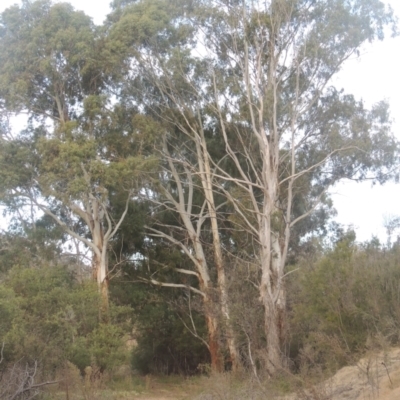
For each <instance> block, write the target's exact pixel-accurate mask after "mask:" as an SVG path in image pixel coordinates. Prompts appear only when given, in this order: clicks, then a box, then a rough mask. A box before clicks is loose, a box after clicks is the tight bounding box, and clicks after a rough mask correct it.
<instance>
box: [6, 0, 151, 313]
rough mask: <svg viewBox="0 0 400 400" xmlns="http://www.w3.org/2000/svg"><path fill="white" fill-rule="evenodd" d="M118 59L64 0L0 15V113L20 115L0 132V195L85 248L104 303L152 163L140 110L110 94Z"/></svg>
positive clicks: (99, 33) (42, 2) (99, 32)
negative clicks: (111, 259) (111, 267)
mask: <svg viewBox="0 0 400 400" xmlns="http://www.w3.org/2000/svg"><path fill="white" fill-rule="evenodd" d="M119 62H120V59H119V58H118V55H117V53H116V52H113V51H112V49H111V48H110V45H109V42H108V40H107V35H106V32H105V31H104V30H101V29H100V28H98V27H96V26H95V25H94V24H93V23H92V21H91V19H90V18H89V17H88V16H86V15H85V14H84V13H82V12H78V11H74V9H73V8H72V6H71V5H69V4H66V3H58V4H54V5H53V4H52V3H51V2H50V1H48V0H38V1H35V2H30V1H23V2H22V5H21V7H18V6H13V7H11V8H9V9H7V10H6V11H4V12H3V14H2V15H1V19H0V99H1V100H0V101H1V107H2V112H3V113H4V114H5V113H8V114H13V115H17V116H18V115H26V116H27V117H28V125H27V128H26V129H25V130H24V131H23V132H21V133H20V134H19V135H16V136H12V137H10V135H5V134H3V135H2V136H1V150H0V165H1V168H0V169H1V172H0V187H1V195H2V196H1V201H2V202H3V203H4V204H7V205H8V206H9V207H10V208H11V209H14V210H15V208H16V207H17V208H18V207H19V208H21V207H23V206H24V205H26V204H29V205H31V206H33V207H34V208H35V209H36V210H37V211H39V212H42V213H44V214H47V215H48V216H50V217H51V218H52V219H53V220H54V221H55V222H56V223H57V224H59V225H60V226H61V227H62V228H63V229H64V231H65V232H66V233H67V234H68V235H69V236H70V237H72V238H75V239H76V240H78V241H79V242H80V243H81V244H83V245H84V246H87V247H88V248H89V249H90V250H91V252H92V255H93V256H92V266H93V277H94V279H96V280H97V282H98V285H99V289H100V290H101V292H102V294H103V296H102V299H103V304H102V308H104V310H107V308H108V279H109V271H108V251H109V247H110V241H111V239H112V238H113V237H114V236H115V234H116V232H117V231H118V229H119V227H120V225H121V223H122V222H123V220H124V218H125V216H126V214H127V211H128V207H129V203H130V201H131V200H132V197H133V195H134V193H135V190H136V189H137V188H138V186H140V181H141V179H142V177H143V176H144V173H145V172H146V171H148V170H150V169H151V168H152V167H153V166H154V165H155V164H154V158H153V157H151V155H149V154H148V153H147V150H146V149H147V147H146V146H147V143H148V138H149V137H150V136H151V135H148V132H149V130H151V128H149V125H148V124H147V123H146V118H145V117H144V116H142V115H141V114H140V113H139V112H138V110H137V109H135V108H134V107H129V108H128V107H125V105H124V104H122V103H121V102H118V101H117V99H116V97H115V96H116V95H117V94H118V76H119V71H120V70H121V68H123V63H122V64H121V65H120V64H119ZM118 68H119V69H118ZM117 192H118V193H119V194H120V195H119V197H121V193H123V197H124V206H123V207H122V211H120V212H119V213H118V214H117V215H116V214H115V212H114V211H115V207H114V208H113V206H112V204H111V202H110V199H111V198H112V197H113V196H114V195H115V193H117ZM114 197H115V196H114ZM106 314H107V313H105V315H106ZM105 318H106V317H105Z"/></svg>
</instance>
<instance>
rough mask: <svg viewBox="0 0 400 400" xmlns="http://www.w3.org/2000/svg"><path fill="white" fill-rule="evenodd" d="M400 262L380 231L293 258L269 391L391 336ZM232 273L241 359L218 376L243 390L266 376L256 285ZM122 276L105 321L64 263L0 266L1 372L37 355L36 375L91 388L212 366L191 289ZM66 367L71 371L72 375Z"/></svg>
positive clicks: (313, 377) (397, 329) (87, 287)
mask: <svg viewBox="0 0 400 400" xmlns="http://www.w3.org/2000/svg"><path fill="white" fill-rule="evenodd" d="M399 265H400V246H399V245H397V244H395V245H393V246H392V247H391V248H387V247H384V246H381V245H380V244H379V242H377V241H376V240H372V241H371V242H369V243H366V244H364V245H359V244H356V243H355V241H354V237H352V236H351V235H348V236H345V237H344V238H342V239H341V240H339V241H338V242H337V243H336V245H335V246H334V248H333V249H331V250H328V251H326V252H324V253H321V254H319V255H317V254H314V255H312V256H308V257H305V258H304V259H302V260H300V261H298V263H297V264H296V265H293V266H291V270H292V271H293V272H292V273H291V274H289V275H288V279H287V282H286V290H287V292H288V299H289V301H288V305H287V321H286V328H287V342H286V345H285V348H286V351H287V360H288V361H287V368H285V369H284V370H282V371H280V373H278V375H277V376H276V377H275V378H274V379H273V380H272V382H273V383H270V384H269V385H273V387H272V389H273V391H275V392H277V393H279V392H280V393H282V392H287V391H292V390H294V389H296V388H298V387H299V386H300V387H301V386H302V385H304V384H305V382H307V384H309V383H310V382H317V381H318V380H321V379H323V378H325V377H327V376H329V375H330V374H333V373H334V372H335V371H336V370H337V369H338V368H340V367H341V366H344V365H346V364H351V363H352V362H354V361H355V360H357V359H358V358H359V357H360V356H362V355H363V354H364V353H365V352H366V351H369V350H377V349H384V348H387V347H389V346H394V345H398V344H399V334H400V326H399V321H400V269H399ZM231 276H232V279H231V285H230V288H231V291H232V293H231V295H232V296H231V298H232V299H233V306H234V307H233V314H232V315H233V316H234V323H235V327H236V334H237V339H238V340H237V342H238V344H239V346H240V355H241V364H242V370H241V372H240V374H241V375H240V377H239V375H237V374H238V373H236V374H231V375H224V376H225V378H223V379H233V378H228V377H229V376H230V377H235V378H234V379H236V380H237V381H238V382H242V383H243V382H244V381H246V379H247V378H248V379H247V381H246V382H247V383H245V384H244V383H243V385H244V386H241V388H242V389H240V390H249V388H248V385H253V386H254V387H256V386H257V385H259V383H260V382H261V381H265V379H266V378H268V376H267V375H266V374H265V372H264V370H263V357H264V353H263V337H262V327H260V324H259V320H258V318H259V313H260V312H261V306H260V305H257V304H256V303H254V304H249V298H253V297H254V296H249V291H251V290H253V289H252V286H251V285H250V284H247V283H246V282H244V281H243V280H242V279H241V278H240V276H241V271H240V268H238V269H237V270H236V271H232V275H231ZM235 277H236V280H235ZM120 285H121V282H119V283H118V286H117V287H116V288H115V290H111V292H112V293H113V302H112V306H111V309H110V321H109V323H107V324H105V323H101V322H100V318H99V311H98V306H97V304H98V303H97V301H98V291H97V287H96V285H95V284H93V283H91V282H87V281H79V280H77V279H76V275H74V273H73V272H71V269H70V268H67V267H65V266H54V265H35V266H30V267H22V266H19V265H16V266H13V267H12V268H11V269H10V270H9V271H8V272H5V273H3V274H2V280H1V284H0V314H1V319H0V337H1V342H2V343H3V344H4V345H3V351H2V358H3V361H2V363H1V364H0V369H1V371H0V372H1V375H0V379H6V377H7V371H8V370H9V369H10V368H12V367H14V366H15V365H17V364H18V365H19V366H20V368H22V370H23V369H24V368H28V367H29V368H32V367H33V366H34V365H37V372H36V375H35V380H36V381H37V382H39V381H40V382H44V381H52V380H57V381H59V385H60V387H64V389H65V384H66V383H65V382H66V381H68V379H70V380H71V382H70V384H71V386H74V385H75V386H76V385H77V382H78V381H79V382H81V384H82V385H83V387H85V385H84V383H85V380H86V385H88V382H90V385H89V386H88V387H92V386H93V385H96V384H98V385H100V386H101V387H102V388H103V389H104V388H105V387H107V386H108V387H114V388H117V387H118V385H119V384H120V385H122V387H125V388H128V389H129V390H134V389H133V388H132V379H133V378H132V377H133V376H135V375H136V376H138V377H139V376H140V375H145V374H150V375H149V376H151V375H153V376H154V375H160V374H161V375H163V374H164V375H170V374H179V375H180V376H184V375H186V376H190V375H192V376H193V375H196V374H200V375H201V374H206V375H207V374H208V372H209V367H207V363H208V362H209V358H208V352H207V348H206V346H205V345H204V342H202V340H201V339H202V338H204V337H205V326H204V321H203V320H202V317H201V309H199V308H196V304H195V300H193V304H190V305H191V307H192V308H190V309H189V308H188V302H187V300H188V298H187V296H186V295H184V294H181V295H179V293H178V292H176V291H170V292H169V291H168V290H165V289H157V288H153V287H151V286H147V285H143V284H138V283H129V282H126V286H125V289H124V290H122V289H121V288H119V286H120ZM118 288H119V289H118ZM239 288H241V290H239ZM128 294H129V295H128ZM185 307H186V309H185ZM246 310H249V311H246ZM194 329H196V331H194ZM196 334H197V335H198V337H197V338H196V337H195V335H196ZM221 340H223V338H221ZM226 368H227V369H229V360H227V362H226ZM66 371H69V372H66ZM71 371H73V372H71ZM71 374H72V375H73V376H74V378H73V379H72V378H68V379H67V378H66V377H69V376H70V375H71ZM72 375H71V376H72ZM60 377H61V379H60ZM245 377H247V378H245ZM221 379H222V378H221ZM63 382H64V383H63ZM74 382H75V383H74ZM95 382H97V383H96V384H95ZM118 382H119V383H118ZM121 382H122V383H121ZM129 382H130V383H129ZM63 385H64V386H63ZM113 385H114V386H113ZM228 386H229V385H228ZM246 388H247V389H246ZM64 389H63V390H64ZM271 393H272V392H271Z"/></svg>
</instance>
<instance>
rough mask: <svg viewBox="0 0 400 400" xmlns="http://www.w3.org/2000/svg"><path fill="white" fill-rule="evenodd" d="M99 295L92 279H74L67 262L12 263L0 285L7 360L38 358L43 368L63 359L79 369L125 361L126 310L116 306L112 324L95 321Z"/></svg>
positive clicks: (1, 328)
mask: <svg viewBox="0 0 400 400" xmlns="http://www.w3.org/2000/svg"><path fill="white" fill-rule="evenodd" d="M98 297H99V293H98V290H97V285H96V284H94V283H90V282H86V283H84V284H80V283H77V282H76V281H75V279H74V277H73V275H72V274H71V273H70V272H69V271H68V270H67V269H66V268H65V267H56V266H52V267H50V266H43V267H35V268H21V267H15V268H13V269H12V270H11V271H10V273H9V276H8V277H7V279H6V280H5V282H3V283H2V284H1V285H0V310H1V314H2V318H1V320H0V338H1V339H0V340H1V341H4V343H5V344H6V349H7V352H6V355H7V361H8V362H12V361H13V360H18V359H21V358H26V359H28V360H38V361H39V362H40V364H41V367H42V368H43V369H44V370H45V371H47V372H50V371H54V370H56V369H57V368H59V367H61V366H62V365H63V362H64V361H65V360H69V361H71V362H73V363H74V364H76V365H77V366H78V367H79V368H80V369H81V371H83V370H84V369H85V367H87V366H90V365H92V364H94V365H97V366H99V367H100V368H101V369H102V370H105V369H110V370H111V369H113V368H114V367H115V366H116V365H117V364H118V363H121V362H123V361H124V360H125V359H126V351H124V342H123V335H124V333H125V334H126V332H129V330H128V329H129V327H130V324H129V323H128V324H127V323H126V319H127V318H128V315H127V313H126V311H124V308H122V310H121V309H118V307H114V310H113V313H112V315H113V321H112V322H113V323H114V325H112V324H110V325H109V326H107V325H101V324H99V311H98V301H99V299H98ZM121 311H122V312H123V313H124V315H122V313H121ZM118 320H119V321H118ZM121 321H122V322H121Z"/></svg>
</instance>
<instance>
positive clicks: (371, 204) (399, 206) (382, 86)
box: [0, 0, 400, 241]
mask: <svg viewBox="0 0 400 400" xmlns="http://www.w3.org/2000/svg"><path fill="white" fill-rule="evenodd" d="M15 3H19V2H18V1H16V0H0V12H1V11H3V10H4V9H5V8H7V7H9V6H10V5H12V4H15ZM69 3H71V4H72V5H73V6H74V7H75V8H76V9H79V10H83V11H85V13H87V14H88V15H90V16H92V18H93V20H94V22H95V23H96V24H101V23H102V21H103V20H104V17H105V15H106V14H107V13H108V12H109V3H110V0H70V1H69ZM387 3H388V4H390V5H391V6H392V7H393V9H394V10H395V12H396V14H397V15H398V16H399V17H400V1H399V0H390V1H387ZM399 76H400V37H399V38H395V39H392V38H386V39H385V41H384V42H376V43H374V44H373V45H371V46H367V47H366V48H365V49H364V51H363V52H362V55H361V57H359V58H358V59H352V60H349V61H348V62H347V64H346V65H345V67H344V68H343V71H342V72H341V73H340V74H339V76H338V77H337V78H336V79H335V84H336V85H337V86H340V87H343V88H344V89H345V91H346V92H348V93H352V94H354V95H355V96H356V97H357V98H362V99H364V100H365V102H366V104H368V105H371V104H373V103H375V102H378V101H380V100H382V99H386V100H388V101H389V103H390V106H391V114H392V117H393V119H394V121H395V123H394V125H393V129H394V132H395V133H396V135H397V136H398V138H399V139H400V78H399ZM331 192H332V194H333V199H334V204H335V207H336V209H337V211H338V216H337V221H338V222H341V223H343V224H346V225H353V226H354V228H355V229H356V232H357V238H358V240H360V241H364V240H368V239H370V238H371V236H372V235H377V236H379V237H380V238H381V239H382V240H385V239H386V235H385V229H384V227H383V219H384V216H385V215H400V185H396V184H394V183H389V184H386V185H384V186H374V187H372V186H371V184H370V183H368V182H366V183H363V184H355V183H353V182H350V183H349V182H344V183H342V184H340V185H337V186H336V187H335V188H333V189H332V191H331Z"/></svg>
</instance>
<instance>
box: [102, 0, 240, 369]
mask: <svg viewBox="0 0 400 400" xmlns="http://www.w3.org/2000/svg"><path fill="white" fill-rule="evenodd" d="M188 5H189V4H185V3H182V4H181V2H179V1H177V2H169V3H167V2H163V1H153V0H149V1H143V2H138V3H137V2H123V3H121V2H114V12H113V14H111V16H110V17H109V22H111V23H112V28H111V33H110V36H111V37H113V38H115V40H117V41H118V43H119V46H121V47H125V49H126V52H127V53H126V54H127V55H128V57H129V58H130V59H131V60H132V61H131V64H132V65H133V66H134V68H133V69H132V71H131V74H130V76H129V80H128V81H127V82H126V86H125V88H124V90H123V96H124V97H125V98H126V101H132V102H135V101H137V99H138V98H139V99H140V103H141V104H142V106H143V107H144V108H145V110H146V112H147V113H148V114H149V115H151V117H152V118H153V119H155V120H157V121H159V123H160V125H162V126H163V131H162V133H163V134H162V140H160V142H159V143H158V145H157V146H156V147H155V150H156V151H157V152H158V154H159V157H160V160H161V162H160V169H159V175H158V178H157V179H155V180H154V181H153V183H152V184H150V186H149V187H148V191H147V193H148V196H147V199H148V200H150V201H151V202H152V203H153V204H155V205H156V209H158V210H159V211H161V213H154V217H155V218H154V219H153V224H152V225H151V226H148V227H147V230H148V233H149V236H151V237H152V238H158V239H160V240H163V241H166V242H167V243H169V244H170V245H173V246H176V247H177V248H178V249H179V250H180V251H181V252H182V253H183V254H184V255H185V257H187V259H188V260H190V263H189V264H187V265H186V267H185V268H179V267H177V268H175V271H176V272H177V273H178V274H181V275H182V277H185V276H191V277H194V278H195V283H193V284H192V285H190V284H189V283H188V282H187V280H186V279H185V278H182V279H183V280H185V283H177V282H164V281H162V280H157V279H156V278H155V277H154V276H153V277H152V279H151V282H152V283H153V284H155V285H161V286H165V287H177V288H184V289H189V290H190V291H192V292H194V293H196V294H197V295H199V296H201V298H202V302H203V312H204V316H205V320H206V324H207V328H208V340H207V342H206V345H207V347H208V349H209V351H210V354H211V365H212V368H213V369H215V370H222V368H223V360H222V350H221V348H220V347H221V346H220V342H221V339H225V340H226V343H227V348H228V353H229V360H230V363H231V365H232V368H233V369H236V368H237V366H238V362H239V356H238V351H237V346H236V344H235V335H234V332H233V329H232V326H231V323H230V311H229V299H228V289H227V277H226V273H225V262H226V261H225V259H224V255H223V253H224V252H223V245H222V243H221V237H220V228H219V224H220V222H219V219H218V218H217V210H218V208H220V207H223V201H222V202H221V198H219V199H218V194H216V193H214V190H213V182H212V180H213V177H212V165H211V161H210V160H211V158H210V156H209V154H208V151H209V150H208V148H207V146H208V144H207V142H208V138H207V132H205V131H204V126H203V122H202V116H201V113H202V110H201V109H200V106H199V103H198V99H197V96H196V94H194V96H193V90H192V89H191V87H190V84H188V82H186V81H185V79H182V77H181V68H183V69H185V68H188V69H190V70H191V71H193V72H194V73H195V76H196V79H200V80H201V79H202V76H201V74H198V73H197V72H196V71H195V69H194V67H193V65H191V63H192V62H193V61H195V60H194V59H192V58H191V57H190V53H188V50H189V49H190V43H191V40H193V36H192V34H193V33H194V32H195V31H193V29H192V28H191V27H190V21H188V20H187V19H186V20H184V23H183V24H178V25H174V23H173V22H172V23H171V21H174V20H176V19H178V20H179V19H180V18H181V17H182V8H181V7H182V6H183V7H186V6H188ZM189 7H190V5H189ZM181 49H184V50H183V53H184V54H183V57H181V56H180V55H182V53H181ZM197 67H200V69H201V65H200V64H198V65H197ZM221 203H222V204H221ZM166 213H167V214H168V215H169V216H170V217H169V218H165V215H166ZM157 217H160V218H158V219H157ZM214 276H215V277H214ZM221 316H222V321H221ZM221 332H223V334H221Z"/></svg>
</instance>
